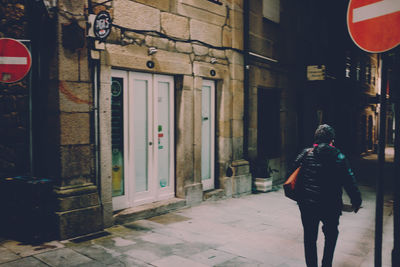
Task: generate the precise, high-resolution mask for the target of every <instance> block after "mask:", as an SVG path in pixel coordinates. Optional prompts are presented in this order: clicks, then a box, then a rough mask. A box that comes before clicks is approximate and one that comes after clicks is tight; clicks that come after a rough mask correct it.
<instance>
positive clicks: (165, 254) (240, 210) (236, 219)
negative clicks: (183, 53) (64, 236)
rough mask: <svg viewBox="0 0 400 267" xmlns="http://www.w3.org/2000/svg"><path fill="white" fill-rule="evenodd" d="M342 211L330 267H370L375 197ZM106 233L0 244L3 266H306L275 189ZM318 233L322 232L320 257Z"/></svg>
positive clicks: (295, 214)
mask: <svg viewBox="0 0 400 267" xmlns="http://www.w3.org/2000/svg"><path fill="white" fill-rule="evenodd" d="M361 189H362V194H363V199H364V204H363V208H362V209H361V210H360V211H359V213H357V214H354V213H349V212H344V214H343V216H342V218H341V224H340V235H339V240H338V245H337V249H336V253H335V260H334V266H335V267H345V266H347V267H358V266H362V267H367V266H374V264H373V263H374V223H375V193H374V191H373V190H372V189H371V188H370V187H366V186H361ZM106 233H108V234H109V235H106V236H103V237H98V238H96V239H92V240H87V241H83V242H78V243H74V242H72V241H62V242H57V241H54V242H49V243H46V244H43V245H41V246H36V247H31V246H27V245H22V244H19V243H18V242H16V241H7V240H3V241H1V242H0V266H1V267H3V266H10V267H11V266H16V267H17V266H18V267H24V266H39V267H40V266H172V267H176V266H190V267H200V266H279V267H284V266H286V267H297V266H305V263H304V256H303V245H302V227H301V222H300V216H299V211H298V209H297V205H296V204H295V203H294V202H293V201H291V200H289V199H287V198H285V197H284V196H283V191H282V189H279V190H278V191H274V192H269V193H261V194H253V195H249V196H244V197H241V198H233V199H226V200H219V201H210V202H204V203H202V204H201V205H198V206H195V207H191V208H187V209H183V210H180V211H176V212H172V213H169V214H166V215H162V216H158V217H154V218H151V219H148V220H140V221H136V222H133V223H128V224H125V225H116V226H114V227H111V228H109V229H106ZM322 245H323V235H322V232H321V231H320V236H319V253H320V255H321V253H322ZM392 246H393V217H392V202H391V201H390V199H389V198H388V199H387V200H386V201H385V218H384V242H383V263H384V266H391V264H390V261H391V256H390V255H391V249H392Z"/></svg>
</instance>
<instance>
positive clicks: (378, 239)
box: [375, 54, 388, 267]
mask: <svg viewBox="0 0 400 267" xmlns="http://www.w3.org/2000/svg"><path fill="white" fill-rule="evenodd" d="M381 64H382V71H381V98H380V104H381V106H380V118H379V123H380V125H379V147H378V176H377V180H376V206H375V267H380V266H382V232H383V197H384V196H383V193H384V192H383V186H384V166H385V147H386V102H387V101H386V88H387V69H388V66H387V65H388V62H387V57H386V55H385V54H382V55H381Z"/></svg>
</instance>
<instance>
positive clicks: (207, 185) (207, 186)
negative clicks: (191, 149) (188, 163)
mask: <svg viewBox="0 0 400 267" xmlns="http://www.w3.org/2000/svg"><path fill="white" fill-rule="evenodd" d="M203 86H210V87H211V92H210V96H211V103H210V116H211V117H212V118H211V119H210V121H211V123H210V126H211V129H210V132H211V144H210V148H211V151H210V157H211V159H210V162H211V166H210V175H211V177H210V179H209V181H208V180H206V181H203V177H202V174H201V183H202V184H203V191H208V190H213V189H215V185H216V181H215V180H216V179H215V178H216V175H215V165H216V164H215V159H216V148H215V143H216V142H215V141H216V132H215V129H216V127H215V124H216V98H217V94H216V87H217V86H216V81H214V80H209V79H203V81H202V89H203ZM201 107H202V108H201V116H202V111H203V102H202V105H201ZM201 121H202V122H203V118H201ZM201 136H203V133H202V135H201ZM201 138H202V137H201ZM201 161H202V162H203V155H202V156H201ZM202 162H201V164H202ZM200 169H201V168H200ZM200 173H201V172H200Z"/></svg>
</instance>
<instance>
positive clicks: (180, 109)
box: [97, 0, 251, 205]
mask: <svg viewBox="0 0 400 267" xmlns="http://www.w3.org/2000/svg"><path fill="white" fill-rule="evenodd" d="M112 16H113V23H115V24H116V25H119V26H122V27H126V28H127V30H125V31H123V32H121V30H119V29H116V28H113V31H112V34H111V35H110V37H109V38H108V39H107V42H106V44H99V45H98V46H97V48H98V49H100V50H102V53H101V59H102V66H101V69H102V75H103V73H107V74H106V76H107V75H109V74H110V72H111V68H121V69H128V70H132V71H139V72H149V73H158V74H168V75H173V76H174V77H175V80H176V97H175V113H176V121H175V123H176V125H177V126H176V132H175V135H176V137H177V138H176V144H175V146H176V196H177V197H180V198H186V199H187V201H188V204H189V205H190V204H194V203H198V202H201V201H202V199H203V192H202V184H201V165H200V162H201V105H202V104H201V88H202V81H203V79H210V80H214V81H215V82H216V90H217V97H216V109H217V111H216V113H217V114H216V120H217V123H216V124H217V126H216V147H217V155H218V156H217V163H216V168H217V176H218V179H219V180H218V181H217V188H218V187H219V188H222V189H224V190H225V193H226V195H227V196H232V195H240V194H243V193H250V189H251V186H250V182H251V181H250V180H249V172H248V165H246V162H242V161H241V164H236V166H235V169H240V171H241V173H240V175H241V177H242V180H241V183H240V185H239V184H238V183H236V184H235V183H234V182H232V179H233V178H232V177H228V178H227V177H226V172H227V169H228V168H229V167H230V166H232V163H234V162H235V161H238V160H241V159H242V158H243V56H242V54H240V53H239V52H236V51H234V50H232V49H229V48H234V49H243V23H242V21H243V20H242V16H243V10H242V1H239V0H235V1H225V4H224V5H217V4H215V3H212V2H209V1H206V0H202V1H194V0H171V1H131V0H115V1H113V6H112ZM129 30H133V31H134V30H147V31H153V32H145V33H140V34H139V33H135V32H132V31H129ZM154 32H160V33H162V34H165V35H166V36H168V37H169V38H166V36H160V35H158V34H156V33H154ZM194 40H197V41H194ZM207 44H208V45H207ZM213 46H215V47H221V49H217V48H214V47H213ZM223 46H225V47H226V48H222V47H223ZM150 47H156V48H157V50H158V51H157V53H155V54H152V55H149V54H148V49H149V48H150ZM149 60H151V61H153V62H154V63H155V65H154V68H148V67H147V66H146V62H147V61H149ZM211 71H215V74H211V73H212V72H211ZM102 84H103V86H105V87H106V86H109V81H104V82H102ZM103 88H104V87H102V89H103ZM107 90H110V89H109V88H108V89H107ZM100 101H101V106H103V107H104V110H103V109H102V112H101V116H102V118H101V119H100V121H101V124H102V125H104V127H101V131H102V134H101V136H102V137H101V140H102V143H103V144H105V145H106V144H109V143H110V136H109V134H108V132H110V129H109V128H108V127H109V125H108V121H107V120H108V119H109V116H110V108H109V107H108V106H107V105H103V104H105V103H108V102H109V97H108V96H107V93H106V92H104V95H103V96H101V100H100ZM110 149H111V147H110V146H109V145H106V146H103V145H102V150H104V151H105V153H102V155H104V159H102V178H101V179H102V181H106V182H104V183H105V185H104V186H103V187H102V189H103V200H104V199H107V201H111V197H110V196H109V195H107V194H108V193H107V192H104V190H109V186H110V185H109V183H110V180H109V177H110V170H111V169H110V166H109V165H110V164H111V163H110V162H111V161H110V159H109V156H107V154H106V153H107V151H110ZM108 154H111V153H109V152H108ZM107 157H108V158H107ZM103 163H104V165H103ZM247 164H248V163H247ZM246 166H247V172H246V171H245V170H246ZM242 169H244V171H242ZM238 173H239V172H238ZM227 180H228V182H227ZM232 191H234V192H233V193H232Z"/></svg>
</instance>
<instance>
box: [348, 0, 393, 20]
mask: <svg viewBox="0 0 400 267" xmlns="http://www.w3.org/2000/svg"><path fill="white" fill-rule="evenodd" d="M398 11H400V1H399V0H383V1H380V2H376V3H373V4H370V5H366V6H362V7H359V8H355V9H354V10H353V23H356V22H360V21H364V20H368V19H373V18H377V17H380V16H384V15H388V14H392V13H395V12H398Z"/></svg>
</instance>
